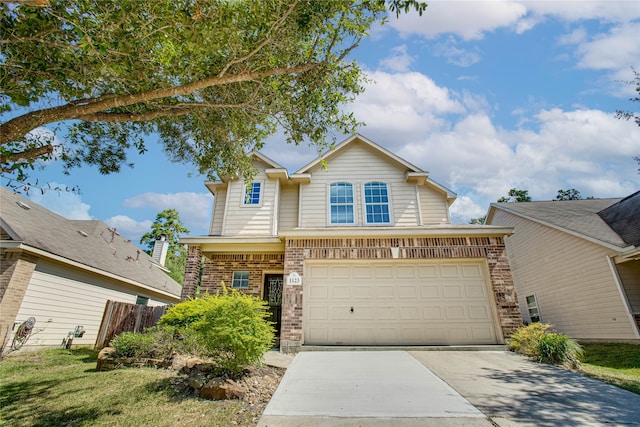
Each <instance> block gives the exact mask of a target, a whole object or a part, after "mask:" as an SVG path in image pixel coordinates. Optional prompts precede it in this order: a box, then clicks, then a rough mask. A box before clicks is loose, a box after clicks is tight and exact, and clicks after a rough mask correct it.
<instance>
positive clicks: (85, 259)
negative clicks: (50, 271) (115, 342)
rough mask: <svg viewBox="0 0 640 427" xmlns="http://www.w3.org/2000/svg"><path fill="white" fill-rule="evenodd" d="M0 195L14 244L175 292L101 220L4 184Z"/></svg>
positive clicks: (3, 221) (0, 210)
mask: <svg viewBox="0 0 640 427" xmlns="http://www.w3.org/2000/svg"><path fill="white" fill-rule="evenodd" d="M0 196H1V200H2V204H1V205H0V226H2V228H3V229H4V230H5V231H6V232H7V233H8V234H9V236H11V239H12V240H13V241H15V242H16V243H22V244H23V245H27V246H29V247H32V248H36V249H39V250H41V251H45V252H47V253H49V254H52V255H55V256H58V257H62V258H65V259H67V260H70V261H74V262H76V263H79V264H82V265H84V266H88V267H92V268H94V269H98V270H101V271H103V272H106V273H110V274H111V275H115V276H119V277H122V278H124V279H128V280H129V281H133V282H137V283H138V284H140V285H142V286H143V287H149V288H153V289H155V290H158V291H160V292H162V293H165V294H167V293H168V294H170V295H172V296H175V297H179V296H180V293H181V286H180V284H179V283H177V282H176V281H175V280H173V279H172V278H171V277H169V276H168V275H167V274H166V273H165V272H164V271H162V267H161V266H160V265H159V264H157V263H156V262H155V261H153V259H152V258H151V257H150V256H149V255H147V254H146V253H145V252H143V251H141V250H139V249H138V248H137V247H136V246H135V245H134V244H133V243H131V240H127V239H126V238H125V237H123V236H121V235H119V234H118V233H117V232H116V230H115V229H111V228H109V226H108V225H107V224H105V223H104V222H102V221H95V220H70V219H66V218H64V217H62V216H60V215H58V214H56V213H54V212H52V211H50V210H48V209H46V208H44V207H42V206H40V205H38V204H37V203H35V202H32V201H30V200H27V199H25V198H23V197H21V196H19V195H17V194H15V193H13V192H12V191H10V190H8V189H6V188H4V187H2V189H1V190H0ZM4 246H7V245H6V244H5V245H4Z"/></svg>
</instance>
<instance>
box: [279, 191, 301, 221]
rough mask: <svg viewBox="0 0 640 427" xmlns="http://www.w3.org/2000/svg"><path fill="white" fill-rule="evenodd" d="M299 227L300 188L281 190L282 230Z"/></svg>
mask: <svg viewBox="0 0 640 427" xmlns="http://www.w3.org/2000/svg"><path fill="white" fill-rule="evenodd" d="M296 227H298V186H297V185H295V186H286V187H282V188H281V189H280V222H279V224H278V228H279V229H280V230H291V229H293V228H296Z"/></svg>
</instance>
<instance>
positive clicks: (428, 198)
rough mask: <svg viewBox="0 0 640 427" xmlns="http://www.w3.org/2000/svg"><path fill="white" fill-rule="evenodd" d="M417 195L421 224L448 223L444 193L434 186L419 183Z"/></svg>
mask: <svg viewBox="0 0 640 427" xmlns="http://www.w3.org/2000/svg"><path fill="white" fill-rule="evenodd" d="M418 197H419V200H420V210H421V211H422V224H423V225H430V224H442V223H443V222H444V223H447V224H448V223H449V209H448V205H447V195H446V194H444V193H441V192H439V191H438V190H436V189H435V188H432V187H427V186H424V185H420V186H418Z"/></svg>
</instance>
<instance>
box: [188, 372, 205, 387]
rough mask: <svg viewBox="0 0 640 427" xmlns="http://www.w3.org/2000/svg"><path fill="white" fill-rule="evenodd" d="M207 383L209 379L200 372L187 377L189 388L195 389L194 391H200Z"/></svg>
mask: <svg viewBox="0 0 640 427" xmlns="http://www.w3.org/2000/svg"><path fill="white" fill-rule="evenodd" d="M208 382H209V378H207V376H206V375H205V374H204V373H202V372H196V373H194V374H193V375H190V376H189V387H191V388H195V389H196V390H200V389H202V387H204V385H205V384H206V383H208Z"/></svg>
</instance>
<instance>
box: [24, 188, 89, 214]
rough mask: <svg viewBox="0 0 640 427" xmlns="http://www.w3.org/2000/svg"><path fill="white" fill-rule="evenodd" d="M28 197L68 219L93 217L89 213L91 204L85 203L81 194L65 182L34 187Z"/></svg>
mask: <svg viewBox="0 0 640 427" xmlns="http://www.w3.org/2000/svg"><path fill="white" fill-rule="evenodd" d="M28 197H29V200H33V201H34V202H36V203H38V204H40V205H42V206H44V207H45V208H47V209H49V210H52V211H53V212H55V213H57V214H58V215H61V216H63V217H65V218H67V219H92V218H91V215H90V214H89V210H90V209H91V206H89V205H88V204H86V203H84V202H83V201H82V198H81V197H80V195H78V194H77V193H74V192H73V191H70V189H69V188H68V187H67V186H66V185H65V184H60V183H57V182H51V183H49V184H48V185H47V188H43V189H42V190H41V189H37V188H32V189H31V191H30V192H29V194H28Z"/></svg>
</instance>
